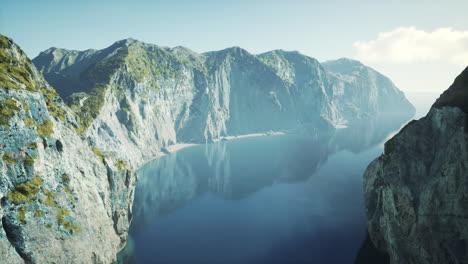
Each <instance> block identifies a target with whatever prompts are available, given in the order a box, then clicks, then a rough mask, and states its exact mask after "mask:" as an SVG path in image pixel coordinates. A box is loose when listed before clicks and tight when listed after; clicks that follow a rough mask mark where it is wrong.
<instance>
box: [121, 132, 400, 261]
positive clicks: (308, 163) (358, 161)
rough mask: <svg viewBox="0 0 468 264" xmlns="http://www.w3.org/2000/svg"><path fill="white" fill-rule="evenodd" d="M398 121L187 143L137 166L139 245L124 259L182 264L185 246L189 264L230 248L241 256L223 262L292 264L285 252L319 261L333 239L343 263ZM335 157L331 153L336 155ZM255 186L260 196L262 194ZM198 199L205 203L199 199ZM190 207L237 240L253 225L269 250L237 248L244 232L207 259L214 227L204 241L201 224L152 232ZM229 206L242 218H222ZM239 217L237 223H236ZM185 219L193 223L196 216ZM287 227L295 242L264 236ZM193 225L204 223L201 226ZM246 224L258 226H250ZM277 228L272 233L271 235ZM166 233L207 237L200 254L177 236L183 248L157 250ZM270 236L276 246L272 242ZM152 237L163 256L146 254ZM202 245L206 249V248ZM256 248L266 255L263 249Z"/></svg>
mask: <svg viewBox="0 0 468 264" xmlns="http://www.w3.org/2000/svg"><path fill="white" fill-rule="evenodd" d="M398 126H399V125H396V124H391V125H387V126H382V125H381V124H380V125H374V126H367V127H365V129H364V128H355V129H341V130H338V131H337V132H336V133H334V134H332V135H322V136H316V137H313V138H311V137H310V136H308V134H307V133H296V134H294V135H283V136H265V137H256V138H246V139H239V140H232V141H221V142H217V143H212V144H207V145H199V146H195V147H190V148H186V149H182V150H180V151H178V152H175V153H171V154H169V155H167V156H164V157H161V158H159V159H156V160H154V161H152V162H150V163H148V164H147V165H145V166H144V167H142V168H141V169H140V170H139V171H138V175H139V180H138V184H137V188H136V192H135V202H134V206H133V222H132V225H131V230H130V235H131V237H133V239H134V241H135V245H134V246H135V247H136V249H135V250H134V251H135V252H133V253H132V252H127V253H126V254H129V255H130V256H126V257H127V260H126V261H124V262H127V263H145V262H147V261H148V260H149V259H152V260H153V259H154V260H155V261H156V260H158V259H159V260H160V261H162V262H161V263H173V262H174V261H184V260H183V258H182V259H181V258H180V257H174V255H177V254H178V253H176V252H174V251H178V250H180V251H181V252H179V253H180V254H182V255H184V254H185V255H187V261H188V259H190V258H192V260H193V258H198V257H199V258H200V261H199V262H197V261H195V262H191V263H212V262H215V261H216V260H219V257H220V256H224V257H226V258H230V257H232V258H234V256H228V255H229V254H233V255H236V258H238V259H236V260H234V259H231V260H229V261H227V260H225V262H224V263H263V262H262V261H268V262H269V263H281V261H285V259H283V260H281V257H285V258H287V259H290V257H291V255H293V256H295V257H296V258H301V259H302V258H312V257H313V258H316V257H317V254H318V253H317V252H320V254H326V252H327V250H325V249H320V247H326V245H328V244H329V245H334V246H338V247H342V249H341V250H342V251H343V253H342V256H331V257H332V259H333V258H338V259H335V260H336V261H345V262H343V263H346V261H349V260H350V259H353V258H354V254H355V252H357V249H358V248H359V246H360V243H361V242H362V240H363V239H364V235H365V219H364V209H363V207H362V186H361V183H362V181H361V175H362V172H363V171H364V169H365V166H366V165H367V164H368V163H369V161H371V160H372V159H373V158H374V157H375V156H377V155H378V154H380V153H381V151H382V148H381V146H378V143H379V142H381V141H382V140H384V139H385V137H386V136H387V135H388V134H389V132H391V131H392V130H394V129H396V128H398ZM369 149H371V150H370V151H369ZM343 150H348V151H343ZM359 153H363V154H359ZM330 157H332V160H329V158H330ZM322 167H324V168H322ZM292 183H293V184H292ZM263 190H265V191H263ZM256 193H259V194H257V195H255V194H256ZM261 199H263V203H262V205H261V208H257V209H256V210H255V211H254V212H252V211H251V207H252V206H254V207H255V208H256V206H257V205H258V201H257V200H261ZM216 200H224V201H232V202H231V203H229V204H225V203H224V204H216V203H218V202H216ZM195 201H198V202H197V203H196V204H193V203H194V202H195ZM200 201H201V202H200ZM236 201H238V202H236ZM265 201H268V202H265ZM213 203H215V204H216V205H213ZM233 203H234V204H233ZM184 207H189V208H187V209H184V210H185V211H183V212H181V213H180V214H186V215H187V216H186V217H185V218H190V217H192V216H193V215H194V214H200V215H201V216H199V217H203V220H200V221H202V222H204V223H205V224H206V225H208V226H207V227H205V228H208V229H209V230H208V231H207V232H216V231H215V230H216V226H217V225H221V226H224V227H225V228H226V229H229V230H223V231H222V232H221V231H220V233H218V234H216V235H215V237H216V238H220V239H221V240H223V239H222V238H225V239H226V240H235V239H236V238H232V236H233V234H231V233H243V232H250V235H251V236H254V237H255V238H254V239H252V241H255V242H252V243H254V244H253V245H252V246H251V247H256V249H257V250H259V251H261V250H262V248H263V249H265V250H266V249H267V248H268V249H270V250H269V252H270V253H265V252H263V253H262V254H260V253H259V252H240V251H248V250H246V249H243V247H242V246H239V245H241V244H245V243H247V244H248V242H246V241H242V239H239V241H230V242H226V241H222V242H217V243H216V244H217V245H216V246H219V247H220V248H219V249H214V250H215V251H218V252H216V253H214V255H213V256H211V257H207V256H206V255H207V253H206V252H211V250H212V249H211V248H210V247H213V244H212V241H211V242H210V241H208V240H210V238H209V237H211V236H213V234H209V233H207V232H204V233H203V232H202V233H201V234H202V236H206V241H205V240H204V238H203V237H200V234H195V233H194V234H191V233H190V232H194V231H193V230H192V231H187V230H185V231H181V230H179V231H174V232H175V234H169V233H164V234H163V233H161V234H154V235H151V233H152V232H159V231H161V229H165V230H167V229H172V228H174V229H177V228H179V229H180V225H179V224H180V223H179V224H177V222H178V221H182V222H183V221H184V220H181V219H180V218H183V217H182V216H177V215H175V214H171V213H173V212H175V211H176V210H177V209H181V208H184ZM288 207H289V208H288ZM246 208H249V209H248V210H246ZM181 210H182V209H181ZM194 210H196V211H194ZM291 210H293V211H291ZM224 211H225V214H229V213H231V212H236V213H238V214H239V215H237V214H236V215H235V216H234V217H232V216H231V217H230V218H229V219H228V220H222V219H224V218H219V214H222V212H224ZM246 212H247V213H246ZM242 214H244V215H242ZM165 215H167V216H168V217H172V218H170V220H168V219H169V218H166V219H164V218H163V217H162V216H165ZM232 218H235V219H232ZM246 218H254V219H257V220H256V221H261V222H262V224H261V227H257V225H256V224H252V223H251V222H244V221H247V220H246ZM282 218H284V219H282ZM216 219H218V220H219V221H224V222H225V223H219V222H216V223H213V222H214V221H218V220H216ZM220 219H221V220H220ZM260 219H263V220H260ZM278 219H280V220H278ZM281 219H282V220H281ZM165 220H167V221H166V222H167V223H165ZM158 221H159V222H158ZM186 221H189V220H188V219H186ZM232 221H237V222H239V223H237V224H236V223H234V224H233V223H232ZM270 221H271V222H270ZM158 223H160V226H158V225H159V224H158ZM184 223H185V222H184ZM240 223H242V224H240ZM185 224H187V225H191V224H192V223H191V222H190V221H189V222H188V223H185ZM283 226H286V227H287V230H288V231H287V232H286V231H285V234H284V236H288V237H289V238H288V239H290V241H288V239H285V238H284V237H281V235H280V237H281V238H280V237H278V238H274V237H272V238H263V239H262V238H260V237H262V236H266V235H265V234H270V233H278V234H281V232H282V231H281V228H282V227H283ZM298 226H299V227H298ZM193 228H197V227H196V225H195V224H194V226H193ZM198 228H203V227H198ZM244 228H246V229H250V228H252V230H250V231H246V230H243V229H244ZM303 228H305V229H303ZM211 229H212V230H211ZM237 229H238V230H237ZM256 229H265V230H263V231H257V230H256ZM269 229H271V230H270V231H268V232H267V231H266V230H269ZM291 229H292V230H294V231H291ZM158 230H159V231H158ZM311 230H314V231H313V232H312V231H311ZM345 230H347V231H345ZM183 232H186V234H184V233H183ZM294 234H295V235H294ZM165 235H168V236H170V238H169V239H170V240H177V239H179V240H190V239H191V237H193V236H194V237H196V238H195V241H191V242H190V243H195V244H197V243H198V244H199V245H198V246H197V251H196V252H192V253H191V252H184V250H188V249H186V248H184V246H181V245H179V244H177V243H185V242H187V243H188V241H185V242H180V241H178V242H177V243H176V244H177V246H172V247H171V246H170V244H171V243H172V242H173V241H169V240H167V241H166V242H167V243H164V246H159V247H158V246H157V245H158V244H159V243H160V242H161V241H160V240H161V239H162V237H164V236H165ZM237 235H239V234H236V236H237ZM211 239H213V238H211ZM150 240H151V241H150ZM158 240H159V242H158ZM267 240H268V243H271V245H270V244H268V245H266V243H267V242H265V241H267ZM348 240H353V242H349V241H348ZM226 243H228V244H229V245H226ZM236 243H237V244H236ZM282 243H285V244H284V245H283V244H282ZM143 244H145V250H144V251H145V252H146V253H141V252H142V251H143V250H142V249H141V248H139V247H142V245H143ZM147 244H150V245H151V244H154V248H152V250H153V251H154V252H158V251H163V252H164V254H163V255H161V252H159V254H156V255H157V256H153V255H151V253H148V252H147V251H148V245H147ZM202 245H205V246H206V247H208V248H206V249H204V246H202ZM292 245H294V246H292ZM314 245H315V247H319V249H316V250H317V252H316V253H313V252H314V250H310V249H307V247H312V248H313V247H314ZM190 247H192V246H190ZM229 247H231V248H232V247H234V248H235V250H234V251H238V252H232V253H230V252H231V251H232V249H231V250H227V249H226V248H229ZM298 247H299V248H298ZM223 248H224V249H225V250H226V251H225V252H224V251H223ZM128 250H130V249H128ZM204 250H206V252H205V251H204ZM285 250H286V252H284V251H285ZM204 252H205V253H204ZM223 252H224V253H223ZM275 252H276V253H275ZM281 252H282V253H281ZM301 252H302V253H301ZM311 252H312V253H311ZM346 252H347V253H346ZM257 253H258V254H260V256H261V257H259V256H255V254H257ZM197 254H201V255H200V256H198V255H197ZM210 254H212V253H210ZM216 254H218V256H217V257H216ZM278 254H280V255H278ZM132 255H134V256H132ZM135 255H136V256H135ZM197 256H198V257H197ZM329 257H330V256H329ZM137 260H139V261H137ZM335 260H332V261H335ZM226 261H227V262H226ZM239 261H240V262H239ZM275 261H277V262H275ZM299 261H300V260H299ZM323 261H330V259H329V258H328V259H323ZM297 263H302V262H297ZM304 263H307V262H304ZM316 263H321V261H318V262H316ZM323 263H331V262H323Z"/></svg>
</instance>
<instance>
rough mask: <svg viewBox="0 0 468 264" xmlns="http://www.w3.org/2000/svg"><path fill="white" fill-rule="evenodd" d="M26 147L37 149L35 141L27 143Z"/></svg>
mask: <svg viewBox="0 0 468 264" xmlns="http://www.w3.org/2000/svg"><path fill="white" fill-rule="evenodd" d="M28 148H29V149H37V143H36V142H33V143H30V144H29V145H28Z"/></svg>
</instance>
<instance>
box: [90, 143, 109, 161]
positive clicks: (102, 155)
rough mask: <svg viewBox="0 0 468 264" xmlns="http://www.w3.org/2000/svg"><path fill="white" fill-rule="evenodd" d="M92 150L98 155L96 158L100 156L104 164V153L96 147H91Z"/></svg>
mask: <svg viewBox="0 0 468 264" xmlns="http://www.w3.org/2000/svg"><path fill="white" fill-rule="evenodd" d="M91 148H92V150H93V152H94V154H96V156H98V157H99V158H100V159H101V162H102V163H104V158H105V157H106V156H105V155H104V153H102V151H101V150H100V149H98V148H96V147H91Z"/></svg>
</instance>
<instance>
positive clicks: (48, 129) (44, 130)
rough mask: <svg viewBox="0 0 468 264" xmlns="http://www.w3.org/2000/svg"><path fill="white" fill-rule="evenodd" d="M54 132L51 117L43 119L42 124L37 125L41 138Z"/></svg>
mask: <svg viewBox="0 0 468 264" xmlns="http://www.w3.org/2000/svg"><path fill="white" fill-rule="evenodd" d="M53 132H54V124H53V123H52V121H50V120H49V119H45V120H44V121H42V124H41V125H38V126H37V134H38V135H39V136H40V137H41V138H45V137H48V136H50V135H52V133H53Z"/></svg>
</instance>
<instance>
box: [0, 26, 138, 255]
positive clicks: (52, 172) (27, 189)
mask: <svg viewBox="0 0 468 264" xmlns="http://www.w3.org/2000/svg"><path fill="white" fill-rule="evenodd" d="M0 106H1V107H0V157H1V159H0V201H1V203H0V218H1V222H2V227H1V228H0V256H1V262H2V263H110V262H112V261H113V260H114V259H115V256H116V253H117V252H118V251H119V250H120V248H121V247H123V245H124V244H125V241H126V238H127V229H128V225H129V219H130V217H131V216H130V214H131V213H130V212H131V205H132V201H133V188H134V187H133V186H134V184H135V177H134V174H133V173H132V171H131V170H130V167H129V166H128V165H127V164H126V163H125V162H123V161H122V160H119V159H117V158H115V157H113V154H112V153H111V152H109V153H105V152H101V151H100V150H99V149H97V148H96V147H94V146H92V145H91V144H89V142H88V141H87V140H85V139H83V138H82V137H81V136H80V135H79V134H78V133H77V132H76V130H77V129H78V128H79V122H78V121H77V119H76V118H75V113H74V112H73V111H72V110H71V109H69V108H68V107H67V106H66V105H65V104H64V103H63V101H62V99H61V97H60V96H59V95H58V94H57V93H56V91H55V90H54V89H53V88H52V87H51V86H50V85H49V84H48V83H47V82H46V81H45V80H44V79H43V78H42V75H41V74H40V72H39V71H37V70H36V68H35V66H34V65H33V63H32V62H31V61H30V60H29V59H28V58H27V57H26V55H25V54H24V53H23V51H22V50H21V49H20V48H19V47H18V46H17V45H16V44H14V43H13V41H12V40H11V39H9V38H7V37H4V36H2V35H0Z"/></svg>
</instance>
